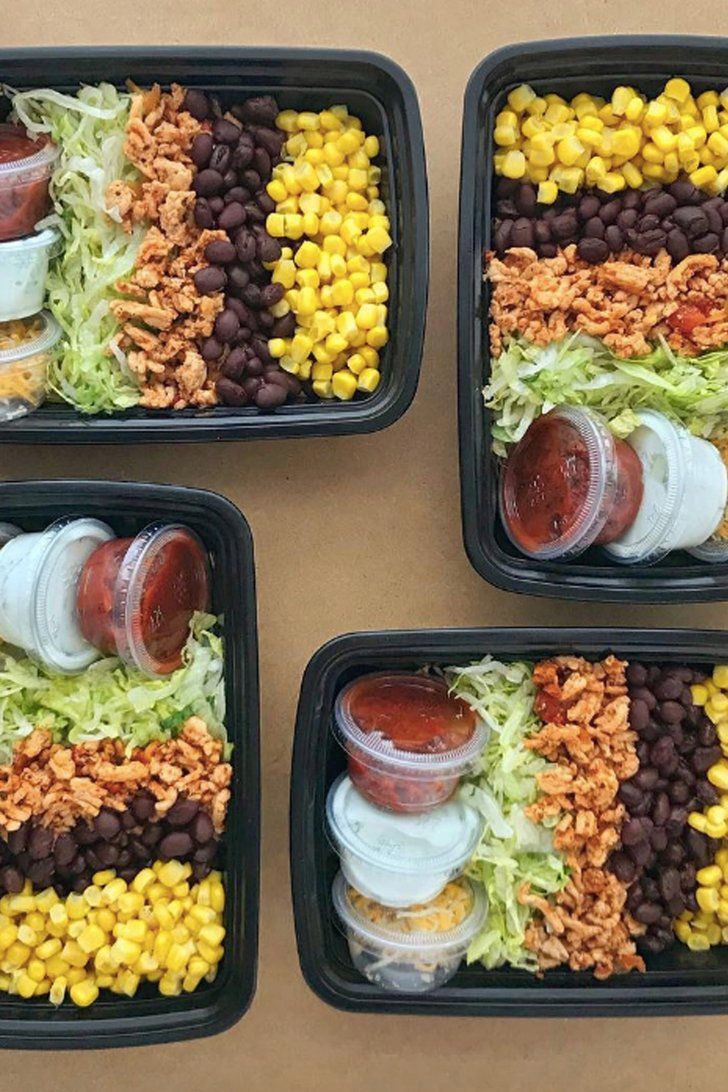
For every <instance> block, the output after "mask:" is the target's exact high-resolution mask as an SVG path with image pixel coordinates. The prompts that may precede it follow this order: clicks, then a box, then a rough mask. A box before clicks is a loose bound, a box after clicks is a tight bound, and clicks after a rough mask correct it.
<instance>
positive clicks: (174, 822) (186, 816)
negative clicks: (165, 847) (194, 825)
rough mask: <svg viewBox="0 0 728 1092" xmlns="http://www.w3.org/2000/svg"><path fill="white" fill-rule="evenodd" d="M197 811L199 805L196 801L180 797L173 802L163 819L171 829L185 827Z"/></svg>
mask: <svg viewBox="0 0 728 1092" xmlns="http://www.w3.org/2000/svg"><path fill="white" fill-rule="evenodd" d="M199 810H200V805H199V803H198V801H197V800H193V799H191V798H190V797H180V798H179V799H178V800H176V801H175V802H174V804H173V805H172V807H171V808H170V809H169V811H168V812H167V813H166V815H165V817H164V818H165V819H166V821H167V822H168V823H169V825H170V826H171V827H186V826H187V824H188V823H189V822H191V820H192V819H194V817H195V816H196V815H197V813H198V811H199Z"/></svg>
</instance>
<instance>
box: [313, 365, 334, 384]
mask: <svg viewBox="0 0 728 1092" xmlns="http://www.w3.org/2000/svg"><path fill="white" fill-rule="evenodd" d="M333 374H334V369H333V367H332V366H331V364H327V363H324V362H319V361H316V363H315V364H314V365H313V367H312V368H311V378H312V379H313V380H315V381H320V382H324V383H325V382H329V381H330V379H331V377H332V375H333Z"/></svg>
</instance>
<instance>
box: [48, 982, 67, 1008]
mask: <svg viewBox="0 0 728 1092" xmlns="http://www.w3.org/2000/svg"><path fill="white" fill-rule="evenodd" d="M67 986H68V981H67V979H66V978H65V977H64V976H63V975H59V976H58V977H57V978H54V979H53V984H52V985H51V989H50V994H49V997H48V1000H49V1001H50V1003H51V1004H52V1005H61V1004H62V1003H63V1000H64V998H65V996H66V988H67Z"/></svg>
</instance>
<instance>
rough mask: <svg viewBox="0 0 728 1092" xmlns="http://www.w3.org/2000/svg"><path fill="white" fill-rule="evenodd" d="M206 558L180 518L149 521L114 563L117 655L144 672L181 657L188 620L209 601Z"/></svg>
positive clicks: (170, 665) (171, 666)
mask: <svg viewBox="0 0 728 1092" xmlns="http://www.w3.org/2000/svg"><path fill="white" fill-rule="evenodd" d="M210 585H211V581H210V562H209V559H208V556H207V551H206V550H205V547H204V545H203V544H202V542H201V540H200V539H199V538H198V536H197V535H196V534H195V533H194V532H193V531H191V530H190V529H189V528H188V527H184V526H182V525H181V524H169V523H167V524H162V523H152V524H150V525H149V526H148V527H145V528H144V530H143V531H141V532H140V533H139V534H138V535H137V536H136V538H135V539H134V541H133V542H132V544H131V546H130V547H129V549H128V551H127V553H126V556H125V557H124V560H123V561H122V563H121V566H120V568H119V575H118V577H117V581H116V590H115V596H114V607H113V625H114V630H115V636H116V641H117V647H118V651H119V655H120V656H121V658H122V659H123V660H124V661H125V662H126V663H128V664H130V665H132V666H134V667H136V668H137V669H138V670H139V671H141V672H143V673H144V674H145V675H166V674H169V673H170V672H172V671H174V670H176V668H178V667H179V666H180V664H181V662H182V659H181V658H182V649H183V648H184V646H185V643H186V641H187V635H188V633H189V624H190V619H191V618H192V615H193V614H194V613H195V612H196V611H206V610H209V607H210Z"/></svg>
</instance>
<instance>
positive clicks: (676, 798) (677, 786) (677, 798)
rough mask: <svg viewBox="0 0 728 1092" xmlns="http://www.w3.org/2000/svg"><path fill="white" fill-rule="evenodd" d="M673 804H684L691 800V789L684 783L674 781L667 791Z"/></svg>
mask: <svg viewBox="0 0 728 1092" xmlns="http://www.w3.org/2000/svg"><path fill="white" fill-rule="evenodd" d="M667 795H668V796H669V797H670V800H671V801H672V802H673V804H684V803H685V802H686V801H687V800H689V799H690V789H689V788H688V786H687V785H686V784H685V783H684V782H683V781H673V782H672V783H671V784H670V785H669V787H668V790H667Z"/></svg>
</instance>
